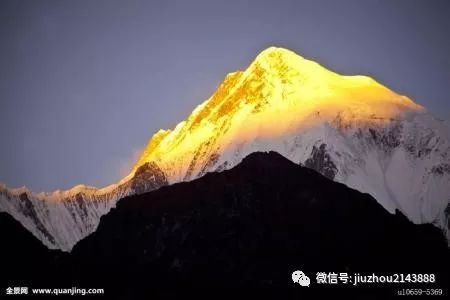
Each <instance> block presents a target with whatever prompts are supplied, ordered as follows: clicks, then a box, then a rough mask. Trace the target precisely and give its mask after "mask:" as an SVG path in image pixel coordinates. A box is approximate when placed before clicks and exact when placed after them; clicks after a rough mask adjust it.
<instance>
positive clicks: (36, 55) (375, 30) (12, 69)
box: [0, 0, 450, 191]
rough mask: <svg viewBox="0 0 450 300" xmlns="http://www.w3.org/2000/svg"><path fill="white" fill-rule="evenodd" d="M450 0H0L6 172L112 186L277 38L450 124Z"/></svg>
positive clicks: (17, 182) (0, 120) (36, 184)
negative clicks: (153, 139)
mask: <svg viewBox="0 0 450 300" xmlns="http://www.w3.org/2000/svg"><path fill="white" fill-rule="evenodd" d="M449 16H450V1H448V0H441V1H439V0H433V1H426V0H417V1H415V0H385V1H381V0H379V1H376V0H373V1H370V0H367V1H362V0H354V1H345V0H340V1H336V0H329V1H318V0H311V1H301V0H293V1H281V0H273V1H262V0H255V1H245V0H236V1H232V0H226V1H225V0H222V1H213V0H205V1H192V0H189V1H187V0H181V1H168V0H163V1H145V2H144V1H130V0H124V1H98V0H94V1H80V0H78V1H62V0H55V1H42V0H35V1H33V0H29V1H20V0H11V1H9V0H7V1H5V0H2V1H0V138H1V142H0V181H1V182H5V183H7V184H8V185H10V186H14V187H16V186H21V185H27V186H29V187H31V188H32V189H34V190H37V191H43V190H53V189H57V188H69V187H71V186H73V185H75V184H78V183H85V184H91V185H96V186H102V185H104V184H108V183H111V182H114V181H116V180H117V179H119V178H120V177H121V176H122V175H124V174H125V173H126V171H127V170H128V169H129V168H130V166H131V165H132V164H133V162H134V160H135V159H136V156H137V153H138V152H139V150H140V149H142V147H144V145H145V144H146V143H147V140H148V138H149V137H150V136H151V135H152V134H153V133H154V132H155V131H156V130H157V129H159V128H171V127H173V126H174V125H175V124H176V123H178V122H179V121H181V120H183V119H184V118H185V117H186V116H187V115H188V114H189V112H190V111H191V110H192V109H193V108H194V107H195V106H196V105H197V104H199V103H201V102H202V101H203V100H205V99H206V98H207V97H208V96H209V95H210V94H211V93H212V92H213V91H214V90H215V88H216V87H217V85H218V84H219V83H220V81H221V80H222V79H223V77H224V76H225V74H226V73H228V72H231V71H234V70H237V69H244V68H245V67H246V66H247V65H248V64H249V63H250V61H251V60H252V59H253V58H254V57H255V56H256V54H257V53H258V52H259V51H261V50H263V49H264V48H266V47H268V46H271V45H278V46H283V47H286V48H289V49H291V50H294V51H295V52H297V53H299V54H300V55H302V56H305V57H307V58H310V59H314V60H317V61H318V62H320V63H321V64H323V65H325V66H327V67H328V68H331V69H332V70H335V71H338V72H340V73H344V74H366V75H370V76H373V77H375V78H376V79H377V80H379V81H380V82H382V83H384V84H386V85H387V86H389V87H390V88H392V89H394V90H396V91H398V92H400V93H404V94H406V95H408V96H410V97H412V98H413V99H415V100H416V102H418V103H420V104H422V105H424V106H426V107H427V108H428V109H429V110H431V111H432V112H433V113H434V114H435V115H437V116H438V117H440V118H444V119H447V120H449V119H450V18H449Z"/></svg>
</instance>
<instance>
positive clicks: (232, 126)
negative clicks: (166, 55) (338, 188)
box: [133, 47, 423, 179]
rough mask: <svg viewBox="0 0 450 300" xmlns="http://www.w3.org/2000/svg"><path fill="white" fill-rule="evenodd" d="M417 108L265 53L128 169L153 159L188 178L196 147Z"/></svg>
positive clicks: (219, 147) (364, 82)
mask: <svg viewBox="0 0 450 300" xmlns="http://www.w3.org/2000/svg"><path fill="white" fill-rule="evenodd" d="M421 110H423V108H422V107H421V106H419V105H417V104H415V103H414V102H413V101H411V100H410V99H409V98H408V97H405V96H402V95H398V94H396V93H395V92H393V91H391V90H389V89H388V88H386V87H384V86H383V85H381V84H379V83H378V82H376V81H375V80H374V79H372V78H370V77H367V76H359V75H358V76H344V75H339V74H337V73H334V72H332V71H330V70H327V69H326V68H324V67H322V66H321V65H319V64H318V63H316V62H314V61H310V60H307V59H304V58H303V57H301V56H299V55H297V54H295V53H294V52H292V51H290V50H287V49H283V48H277V47H270V48H268V49H266V50H264V51H263V52H261V53H260V54H259V55H258V56H257V57H256V59H255V60H254V61H253V62H252V63H251V64H250V66H249V67H248V68H247V70H245V71H244V72H242V71H237V72H234V73H230V74H228V75H227V76H226V77H225V79H224V81H223V82H222V84H221V85H220V86H219V88H218V89H217V91H216V92H215V93H214V94H213V95H212V96H211V97H210V98H209V99H207V100H206V101H205V102H203V103H202V104H200V105H199V106H198V107H197V108H196V109H195V110H194V111H193V112H192V113H191V115H190V116H189V117H188V118H187V119H186V120H185V121H183V122H181V123H179V124H178V125H177V126H176V127H175V129H174V130H172V131H170V130H168V131H165V130H160V131H159V132H157V133H156V134H155V135H154V136H153V137H152V138H151V139H150V141H149V143H148V146H147V147H146V149H145V150H144V152H143V154H142V156H141V158H140V159H139V160H138V162H137V163H136V164H135V166H134V169H133V171H135V170H136V169H137V168H138V167H139V166H141V165H143V164H144V163H146V162H148V161H155V162H157V163H158V164H159V165H160V166H161V167H163V169H164V170H165V171H167V170H170V172H171V173H172V174H171V175H172V176H174V177H175V178H177V177H178V179H183V178H182V177H184V179H189V178H188V177H189V176H188V175H189V174H186V173H189V172H193V171H194V170H195V172H198V171H199V170H198V168H201V167H202V165H201V164H199V165H198V166H196V165H195V157H194V156H195V155H196V153H194V151H195V150H196V149H202V148H204V149H205V151H209V152H211V153H209V154H213V153H212V152H213V151H215V152H216V153H217V152H221V151H224V150H225V149H226V147H227V145H229V144H231V143H233V144H236V143H240V142H242V141H245V140H248V139H250V138H254V137H272V136H273V137H276V136H278V135H283V134H286V133H287V132H289V131H291V130H298V129H300V128H307V127H309V126H313V125H315V123H317V122H323V121H324V120H329V121H330V122H331V121H333V120H334V119H335V118H336V116H337V115H339V117H340V118H341V119H344V121H345V118H352V119H355V118H356V119H357V120H359V121H362V122H364V120H365V119H367V120H373V119H379V120H383V119H385V120H390V119H393V118H396V116H397V115H398V114H400V113H405V112H408V111H421ZM318 116H320V118H318ZM219 133H220V134H219ZM219 137H220V139H219ZM207 154H208V153H207ZM192 159H194V165H192ZM186 175H187V176H186Z"/></svg>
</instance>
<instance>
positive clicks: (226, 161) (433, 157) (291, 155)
mask: <svg viewBox="0 0 450 300" xmlns="http://www.w3.org/2000/svg"><path fill="white" fill-rule="evenodd" d="M449 128H450V127H449V124H448V123H446V122H444V121H440V120H437V119H435V118H433V116H431V115H430V114H429V113H427V112H426V110H425V109H424V108H423V107H421V106H420V105H417V104H416V103H414V102H413V101H412V100H411V99H409V98H408V97H405V96H402V95H398V94H396V93H395V92H393V91H391V90H389V89H388V88H386V87H384V86H383V85H381V84H379V83H378V82H376V81H375V80H373V79H372V78H369V77H366V76H343V75H339V74H336V73H334V72H332V71H329V70H327V69H326V68H324V67H322V66H320V65H319V64H317V63H315V62H313V61H310V60H307V59H304V58H303V57H301V56H299V55H297V54H295V53H293V52H291V51H289V50H286V49H282V48H275V47H270V48H268V49H266V50H264V51H263V52H262V53H260V54H259V55H258V56H257V57H256V59H255V60H254V61H253V62H252V63H251V64H250V66H249V67H248V68H247V69H246V70H245V71H238V72H234V73H230V74H228V75H227V76H226V77H225V79H224V81H223V83H222V84H221V85H220V86H219V87H218V89H217V91H216V92H215V93H214V94H213V95H212V96H211V97H210V98H209V99H207V100H206V101H205V102H203V103H202V104H200V105H199V106H198V107H197V108H196V109H195V110H194V111H193V112H192V113H191V115H190V116H189V117H188V118H187V119H186V120H185V121H183V122H181V123H179V124H178V125H177V126H176V127H175V128H174V129H173V130H160V131H159V132H157V133H156V134H155V135H154V136H153V137H152V138H151V139H150V141H149V143H148V146H147V147H146V149H145V150H144V152H143V154H142V156H141V158H140V159H139V161H138V162H137V163H136V165H135V167H134V169H133V171H132V173H131V174H130V175H129V176H127V177H126V178H124V179H123V180H122V181H121V182H120V183H118V184H115V185H112V186H110V187H107V188H105V189H95V188H88V187H75V188H73V189H72V190H70V191H66V192H53V193H48V194H39V195H36V194H33V193H32V192H30V191H28V190H26V189H22V190H10V189H8V188H6V187H3V188H1V187H0V210H5V211H7V212H9V213H10V214H12V215H13V216H14V217H15V218H16V219H18V220H19V221H21V222H22V224H24V226H25V227H27V228H28V229H29V230H30V231H32V232H33V233H34V234H35V235H36V236H37V237H38V238H40V239H41V240H42V241H43V242H44V243H45V244H46V245H47V246H49V247H57V248H61V249H63V250H70V249H71V248H72V247H73V245H74V244H75V243H76V242H77V241H78V240H80V239H81V238H83V237H84V236H86V235H87V234H89V233H90V232H92V231H93V230H95V228H96V226H97V225H98V222H99V218H100V216H101V215H103V214H105V213H107V212H108V211H109V209H110V208H111V207H113V206H114V205H115V202H116V201H117V200H118V199H120V198H122V197H123V196H125V195H130V194H133V193H141V192H145V191H149V190H152V189H155V188H158V187H159V186H161V185H164V184H171V183H174V182H179V181H187V180H192V179H194V178H198V177H200V176H202V175H204V174H205V173H206V172H211V171H221V170H224V169H229V168H231V167H233V166H235V165H236V164H238V163H239V162H240V161H241V160H242V159H243V158H244V157H245V156H247V155H248V154H250V153H252V152H254V151H277V152H279V153H280V154H282V155H283V156H285V157H287V158H288V159H290V160H292V161H294V162H296V163H299V164H303V165H305V166H307V167H310V168H313V169H315V170H317V171H318V172H320V173H322V174H323V175H325V176H327V177H329V178H331V179H333V180H336V181H338V182H342V183H344V184H346V185H348V186H350V187H352V188H354V189H357V190H359V191H362V192H366V193H369V194H371V195H372V196H373V197H374V198H375V199H377V201H379V202H380V204H382V205H383V206H384V207H385V208H386V209H387V210H388V211H390V212H394V211H395V209H399V210H400V211H402V212H403V213H404V214H405V215H406V216H408V218H409V219H410V220H412V221H413V222H415V223H434V224H435V225H436V226H438V227H440V228H442V229H443V230H444V231H445V232H447V234H448V221H447V220H448V209H447V207H448V203H449V201H450V188H449V186H450V144H449V142H450V130H449ZM255 176H257V174H255ZM274 176H276V175H274ZM24 195H26V197H25V196H24ZM27 199H28V200H27Z"/></svg>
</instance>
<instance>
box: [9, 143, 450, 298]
mask: <svg viewBox="0 0 450 300" xmlns="http://www.w3.org/2000/svg"><path fill="white" fill-rule="evenodd" d="M0 226H1V227H2V228H6V229H7V231H6V233H7V235H6V238H8V239H10V240H9V242H8V243H4V244H2V247H1V248H0V257H3V258H8V257H18V256H20V257H23V259H18V260H12V259H5V261H4V262H3V263H2V276H7V277H6V278H7V280H6V278H5V280H3V281H2V283H3V282H4V283H5V284H8V285H11V286H21V285H22V286H23V285H25V286H35V287H36V286H48V285H52V286H63V285H64V286H78V287H93V286H95V287H101V288H104V289H105V292H106V295H108V296H110V297H112V296H114V297H116V298H122V299H142V298H143V297H153V298H155V297H158V296H173V295H175V293H176V292H178V293H180V294H179V295H186V293H187V292H189V291H190V292H192V291H193V290H196V289H197V288H200V289H203V290H205V289H206V290H210V289H216V288H218V289H229V288H235V289H234V290H233V289H231V290H229V292H231V293H237V292H238V291H240V290H243V289H245V290H252V291H253V292H251V294H250V295H253V296H255V295H258V294H263V295H266V296H267V295H269V294H270V293H271V292H275V293H276V295H277V296H278V297H280V296H282V295H283V294H286V295H293V296H298V295H300V294H310V295H315V296H319V295H322V294H326V295H337V294H340V293H342V294H347V295H355V294H358V295H361V296H370V297H372V298H371V299H373V298H374V297H375V296H380V297H386V296H389V295H392V296H394V294H393V293H394V292H395V289H394V287H396V288H400V287H405V286H408V285H407V284H397V285H395V284H391V285H365V286H364V285H363V286H359V287H353V286H351V285H349V286H346V287H336V286H332V285H331V286H330V285H329V286H320V285H318V284H316V283H315V274H316V272H337V273H339V272H347V273H349V274H353V273H360V274H365V273H367V274H372V273H373V272H375V273H376V274H379V275H382V274H385V275H386V274H392V273H404V274H406V273H426V274H431V273H433V274H435V275H436V279H437V282H436V283H434V284H421V285H420V284H419V285H418V284H416V285H414V287H416V288H417V287H418V286H421V287H424V288H426V287H430V288H431V287H433V288H438V287H439V288H444V289H447V288H448V286H447V283H448V279H449V278H448V269H447V266H448V254H449V253H448V248H447V244H446V241H445V238H444V236H443V234H442V232H441V231H440V230H439V229H437V228H436V227H435V226H432V225H430V224H425V225H415V224H413V223H411V222H410V221H408V219H407V218H406V217H405V216H403V215H402V214H401V213H400V212H398V211H397V212H396V213H395V214H390V213H388V212H387V211H386V210H385V209H384V208H383V207H382V206H381V205H380V204H379V203H378V202H377V201H376V200H375V199H374V198H372V197H371V196H370V195H368V194H363V193H360V192H358V191H356V190H353V189H351V188H348V187H347V186H345V185H343V184H340V183H336V182H334V181H332V180H330V179H329V178H326V177H325V176H322V175H321V174H319V173H317V172H316V171H313V170H311V169H309V168H305V167H302V166H299V165H298V164H294V163H292V162H291V161H289V160H287V159H286V158H284V157H283V156H281V155H280V154H278V153H275V152H269V153H259V152H258V153H253V154H251V155H249V156H248V157H246V158H244V159H243V161H242V162H241V163H240V164H238V165H237V166H235V167H234V168H232V169H230V170H225V171H223V172H216V173H209V174H206V175H205V176H203V177H201V178H199V179H196V180H193V181H190V182H183V183H177V184H173V185H170V186H167V187H162V188H160V189H158V190H156V191H152V192H149V193H144V194H141V195H134V196H129V197H126V198H124V199H122V200H120V201H119V202H118V203H117V206H116V207H115V208H113V209H112V210H111V211H110V213H108V214H107V215H105V216H103V217H102V218H101V222H100V225H99V227H98V229H97V230H96V231H95V232H94V233H92V234H91V235H89V236H88V237H87V238H85V239H83V240H82V241H80V242H79V243H78V244H77V245H76V246H75V247H74V249H73V250H72V251H71V253H65V252H61V251H58V250H48V249H46V248H45V247H44V246H43V245H42V244H40V243H38V242H37V240H35V239H34V238H33V237H32V235H31V234H30V233H29V232H27V231H26V230H24V229H23V228H22V227H21V226H20V225H19V224H18V223H17V222H15V221H14V220H13V219H12V218H11V217H10V216H8V215H6V214H0ZM36 258H38V259H36ZM42 268H45V270H46V271H45V272H43V271H42V270H43V269H42ZM297 269H298V270H302V271H303V272H305V274H307V276H310V278H311V282H312V284H311V286H310V287H309V288H302V287H300V286H299V285H298V284H295V283H293V282H292V280H291V273H292V272H293V271H295V270H297ZM24 274H27V276H24ZM30 282H31V283H30ZM261 288H262V289H261ZM444 292H448V290H445V291H444ZM211 293H213V292H211ZM215 293H217V292H214V293H213V294H214V295H216V296H219V297H220V296H221V294H219V295H218V294H215ZM241 295H242V294H241ZM274 295H275V294H274ZM222 296H223V295H222Z"/></svg>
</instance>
